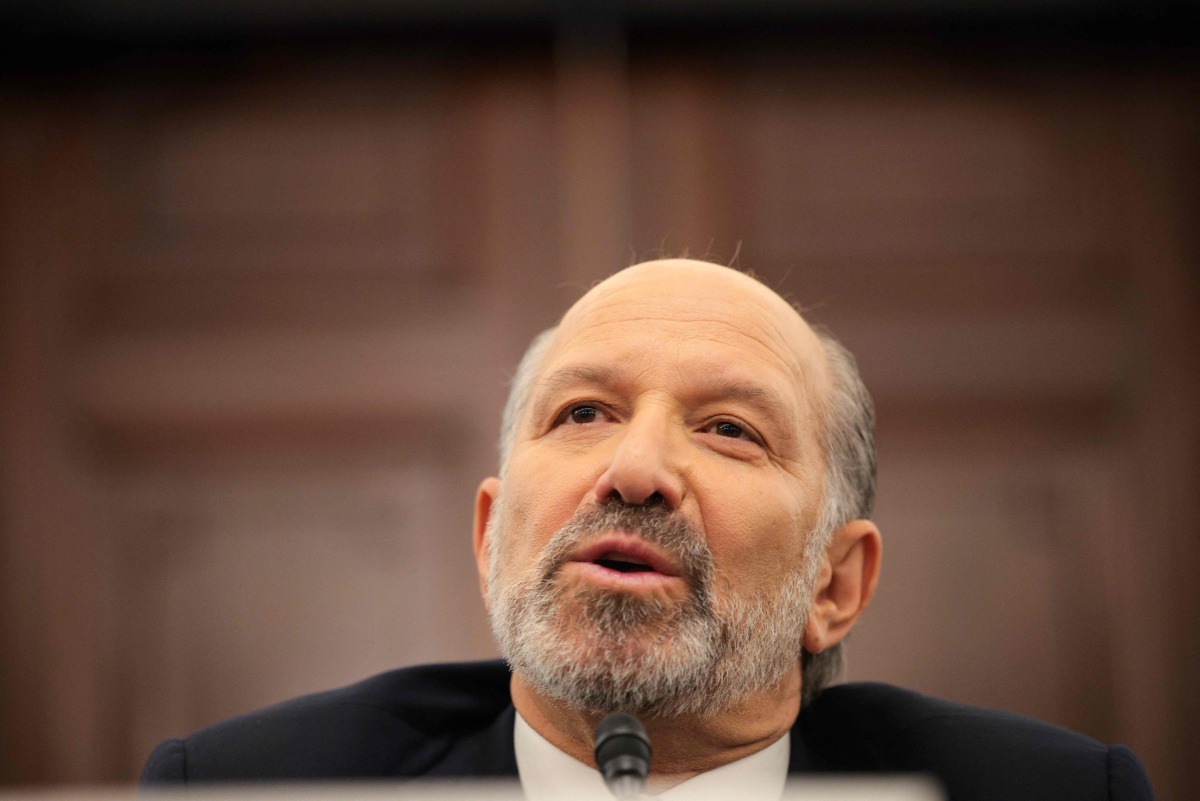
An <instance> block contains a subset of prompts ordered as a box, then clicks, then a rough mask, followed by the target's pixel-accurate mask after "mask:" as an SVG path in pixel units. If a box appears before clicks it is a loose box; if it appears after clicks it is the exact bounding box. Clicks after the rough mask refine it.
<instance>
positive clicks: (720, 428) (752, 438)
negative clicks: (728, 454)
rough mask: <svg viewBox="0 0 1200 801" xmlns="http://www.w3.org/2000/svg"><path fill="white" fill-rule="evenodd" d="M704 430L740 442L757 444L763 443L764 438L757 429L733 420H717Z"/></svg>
mask: <svg viewBox="0 0 1200 801" xmlns="http://www.w3.org/2000/svg"><path fill="white" fill-rule="evenodd" d="M704 430H705V431H706V432H708V433H710V434H715V435H716V436H718V437H721V438H723V439H732V440H736V441H740V442H750V443H753V444H755V445H762V439H761V438H760V437H759V436H758V432H757V431H755V430H754V429H753V428H750V427H749V426H746V425H743V424H742V423H740V422H735V421H733V420H716V421H714V422H711V423H709V424H708V426H707V427H706V428H705V429H704Z"/></svg>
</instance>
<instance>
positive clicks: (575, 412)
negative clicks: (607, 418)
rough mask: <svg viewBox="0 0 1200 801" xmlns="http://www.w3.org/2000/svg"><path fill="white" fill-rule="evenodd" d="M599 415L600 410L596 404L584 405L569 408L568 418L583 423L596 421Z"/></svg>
mask: <svg viewBox="0 0 1200 801" xmlns="http://www.w3.org/2000/svg"><path fill="white" fill-rule="evenodd" d="M599 417H600V412H599V411H598V410H597V409H596V407H595V406H587V405H583V406H576V407H575V408H573V409H569V410H568V411H567V416H566V419H567V420H568V421H570V422H572V423H576V424H580V425H582V424H584V423H594V422H596V420H597V419H599Z"/></svg>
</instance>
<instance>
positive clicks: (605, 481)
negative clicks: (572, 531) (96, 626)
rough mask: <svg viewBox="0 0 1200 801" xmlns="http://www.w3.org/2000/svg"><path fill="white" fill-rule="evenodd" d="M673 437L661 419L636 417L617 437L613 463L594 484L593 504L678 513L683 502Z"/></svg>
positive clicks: (665, 421) (678, 444)
mask: <svg viewBox="0 0 1200 801" xmlns="http://www.w3.org/2000/svg"><path fill="white" fill-rule="evenodd" d="M673 434H674V432H673V431H672V430H671V428H670V425H669V421H667V420H665V419H663V416H660V415H654V416H650V415H648V416H646V417H642V418H640V419H639V418H638V417H637V416H635V418H634V420H632V421H630V422H629V423H627V424H626V426H625V430H624V431H622V432H621V433H620V434H619V435H618V437H619V438H618V440H617V445H616V450H615V451H614V452H613V455H612V460H611V461H610V462H609V464H608V468H607V469H606V470H605V471H604V473H603V474H601V476H600V478H599V479H598V480H597V481H596V488H595V495H596V500H597V501H598V502H599V503H605V502H607V501H611V500H620V501H623V502H625V503H627V504H630V505H633V506H653V505H656V504H661V505H664V506H666V507H667V508H669V509H678V508H679V506H680V504H681V503H682V502H683V479H682V477H681V475H680V471H679V449H680V447H681V445H680V443H678V442H676V439H675V437H674V436H673Z"/></svg>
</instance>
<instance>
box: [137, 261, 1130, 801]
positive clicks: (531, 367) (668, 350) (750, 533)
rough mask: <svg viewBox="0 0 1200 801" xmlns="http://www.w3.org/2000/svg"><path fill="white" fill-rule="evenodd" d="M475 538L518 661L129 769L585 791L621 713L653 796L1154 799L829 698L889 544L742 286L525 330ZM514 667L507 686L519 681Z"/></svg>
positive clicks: (783, 344) (373, 684) (1042, 749)
mask: <svg viewBox="0 0 1200 801" xmlns="http://www.w3.org/2000/svg"><path fill="white" fill-rule="evenodd" d="M501 451H502V453H501V470H500V476H499V477H496V478H488V479H486V480H485V481H484V482H483V483H482V485H481V486H480V488H479V491H478V494H477V498H476V508H475V531H474V547H475V555H476V561H477V564H478V569H479V576H480V585H481V589H482V592H483V596H484V599H485V602H486V605H487V608H488V613H489V616H490V619H491V622H492V628H493V631H494V632H495V635H496V638H497V640H498V642H499V643H500V647H501V650H502V652H503V653H504V655H505V658H506V660H507V663H508V667H505V666H504V665H503V663H482V664H478V665H457V666H435V667H426V668H415V669H408V670H402V671H395V672H393V673H390V674H384V675H383V676H380V677H376V678H374V679H370V680H368V681H366V682H363V683H362V684H359V685H355V686H353V687H350V688H346V689H343V690H339V691H334V692H332V693H326V694H322V695H318V696H311V697H308V698H305V699H299V700H297V701H293V702H289V703H287V704H283V705H280V706H278V707H275V708H272V709H270V710H265V711H263V712H259V713H255V714H252V715H248V716H246V717H244V718H241V719H238V720H235V721H231V722H227V723H224V724H220V725H218V726H216V727H212V728H210V729H207V730H204V731H202V732H199V733H197V734H195V735H193V736H192V737H190V738H188V739H187V740H184V741H170V742H168V743H165V744H163V745H162V746H160V747H159V749H157V750H156V752H155V754H154V755H152V757H151V759H150V762H149V764H148V765H147V770H146V774H145V776H144V779H145V780H146V781H147V782H151V783H153V782H160V781H183V780H186V781H211V780H243V779H274V778H346V777H356V778H361V777H387V776H446V775H513V774H514V773H519V775H520V778H521V781H522V784H523V785H524V786H525V787H526V790H527V791H528V792H529V793H530V794H531V795H534V796H543V797H555V796H563V797H573V794H574V795H577V793H576V792H575V791H577V790H578V788H580V787H584V786H591V787H599V786H600V784H599V782H600V779H599V777H598V775H597V774H596V773H595V770H594V762H593V758H592V755H591V754H592V748H593V737H594V731H595V727H596V723H597V721H598V720H599V719H600V718H601V717H603V716H604V715H605V714H606V713H607V712H610V711H613V710H625V711H630V712H633V713H635V714H636V715H638V716H639V717H640V718H641V720H642V721H643V723H644V724H645V726H646V729H647V731H648V733H649V737H650V741H651V743H652V744H653V749H654V756H653V766H652V771H653V772H652V775H651V780H650V785H649V787H648V789H649V790H650V791H651V792H655V793H662V792H665V793H667V796H666V797H674V796H678V797H686V795H687V794H688V793H692V792H696V791H700V790H703V791H706V792H709V793H718V792H719V793H724V794H726V795H729V794H731V793H734V792H736V793H738V794H739V795H742V796H746V795H749V796H751V797H771V795H772V793H773V794H774V797H776V798H777V797H778V794H779V790H780V788H781V787H782V784H783V781H784V779H785V777H786V776H787V775H788V774H789V773H804V772H821V771H868V772H870V771H889V772H895V771H923V772H932V773H934V774H936V775H937V776H938V777H940V779H941V780H942V781H943V783H944V784H945V785H946V787H947V789H948V791H949V793H950V795H951V797H952V798H954V799H956V801H963V800H964V799H985V798H986V799H991V798H995V799H1005V801H1009V799H1017V798H1021V799H1034V798H1045V799H1074V798H1079V799H1085V798H1086V799H1090V798H1096V799H1101V798H1103V799H1109V798H1129V799H1133V798H1149V797H1150V790H1149V786H1148V783H1147V781H1146V778H1145V773H1144V771H1143V769H1142V767H1141V765H1140V763H1139V762H1138V761H1137V758H1136V757H1135V756H1134V755H1133V754H1132V753H1131V752H1130V751H1128V750H1127V749H1124V748H1122V747H1120V746H1117V747H1113V748H1107V747H1105V746H1102V745H1100V744H1099V743H1096V742H1094V741H1091V740H1088V739H1086V738H1083V737H1081V736H1079V735H1075V734H1071V733H1069V732H1066V731H1063V730H1061V729H1057V728H1054V727H1051V726H1047V725H1045V724H1041V723H1037V722H1034V721H1030V720H1027V719H1023V718H1019V717H1016V716H1011V715H1004V714H1002V713H996V712H989V711H984V710H978V709H972V708H969V707H964V706H960V705H956V704H951V703H948V702H943V701H937V700H935V699H930V698H925V697H923V696H919V695H916V694H914V693H909V692H906V691H903V690H899V689H896V688H891V687H886V686H883V685H848V686H844V687H837V688H831V689H825V687H826V685H827V684H828V683H829V682H830V681H831V680H832V679H833V678H834V677H835V675H836V673H837V668H838V662H839V653H840V645H841V643H842V641H843V640H844V639H845V637H846V635H847V634H848V633H849V632H850V630H851V628H852V627H853V626H854V624H855V622H856V621H857V620H858V618H859V616H860V615H861V614H862V613H863V611H864V610H865V609H866V608H867V605H868V604H869V602H870V600H871V596H872V594H873V592H874V589H875V583H876V579H877V576H878V574H879V565H880V555H881V538H880V533H879V531H878V529H877V528H876V526H875V525H874V524H873V523H872V522H871V521H870V520H869V519H868V518H869V515H870V512H871V507H872V503H873V496H874V473H875V465H874V433H873V412H872V409H871V402H870V398H869V396H868V395H867V393H866V391H865V389H863V387H862V385H861V382H860V381H859V379H858V377H857V373H856V371H855V369H854V366H853V360H852V359H851V358H850V356H849V354H847V353H846V352H845V351H844V350H843V349H842V348H841V347H840V346H838V345H837V344H836V343H835V342H834V341H833V340H832V339H830V338H828V337H825V336H821V335H818V334H817V333H815V332H814V331H813V330H812V329H810V328H809V327H808V325H807V324H806V323H805V322H804V321H803V319H802V318H801V317H800V315H799V314H797V313H796V311H795V310H794V309H793V308H792V307H791V306H789V305H788V304H787V303H786V302H785V301H784V300H783V299H782V298H780V297H779V296H778V295H776V294H775V293H774V292H772V291H771V290H769V289H768V288H767V287H765V286H764V285H762V284H760V283H759V282H757V281H755V280H754V279H752V278H750V277H748V276H746V275H743V274H741V273H739V272H737V271H734V270H731V269H728V268H725V267H721V266H718V265H713V264H707V263H703V262H695V261H688V260H668V261H660V262H650V263H646V264H640V265H636V266H634V267H630V268H628V269H626V270H624V271H622V272H620V273H617V274H616V275H614V276H613V277H611V278H609V279H608V280H606V281H604V282H602V283H600V284H598V285H597V286H596V287H594V288H593V289H592V290H591V291H590V292H588V293H587V294H586V295H585V296H584V297H583V298H582V299H581V300H580V301H579V302H578V303H576V304H575V305H574V306H573V307H572V308H571V309H570V310H569V311H568V312H567V313H566V315H565V316H564V317H563V319H562V321H561V323H560V324H559V326H558V327H557V328H556V329H553V330H552V331H550V332H547V333H545V334H543V335H542V336H541V337H539V338H538V339H537V340H535V342H534V344H533V346H532V347H531V348H530V350H529V352H528V353H527V354H526V357H525V359H524V360H523V361H522V364H521V365H520V367H519V369H518V373H517V376H516V378H515V380H514V386H513V391H512V394H511V396H510V399H509V402H508V404H507V406H506V409H505V414H504V422H503V431H502V446H501ZM509 668H511V674H510V673H509Z"/></svg>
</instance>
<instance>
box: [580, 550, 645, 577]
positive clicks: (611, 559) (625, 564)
mask: <svg viewBox="0 0 1200 801" xmlns="http://www.w3.org/2000/svg"><path fill="white" fill-rule="evenodd" d="M592 564H596V565H600V567H607V568H608V569H609V570H616V571H617V572H618V573H656V572H658V571H656V570H655V569H654V568H653V567H651V566H650V565H648V564H646V563H645V562H639V561H638V560H636V559H634V558H632V557H629V556H626V555H625V554H620V553H607V554H604V555H603V556H601V557H600V558H598V559H593V560H592Z"/></svg>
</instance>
